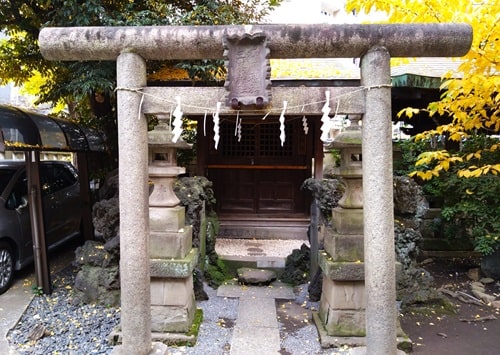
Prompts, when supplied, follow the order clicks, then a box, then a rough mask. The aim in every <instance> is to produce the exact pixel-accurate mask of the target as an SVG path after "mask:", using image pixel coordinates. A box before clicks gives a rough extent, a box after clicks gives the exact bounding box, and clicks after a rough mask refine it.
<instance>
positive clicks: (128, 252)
mask: <svg viewBox="0 0 500 355" xmlns="http://www.w3.org/2000/svg"><path fill="white" fill-rule="evenodd" d="M116 71H117V86H118V87H119V88H120V87H121V88H129V89H134V88H141V87H143V86H146V61H145V60H144V59H143V58H142V57H141V56H140V55H138V54H135V53H130V52H127V51H124V52H123V53H121V54H120V55H119V56H118V57H117V59H116ZM117 96H118V117H119V119H118V145H119V149H120V150H119V164H118V168H119V200H120V288H121V308H122V312H121V328H122V339H123V345H122V350H123V354H141V355H142V354H148V353H149V352H150V349H151V292H150V290H149V283H150V281H149V280H150V276H149V275H150V267H149V187H148V135H147V133H148V127H147V120H146V118H145V117H144V115H143V114H142V112H141V111H140V108H141V105H140V103H141V95H140V94H138V93H136V92H132V91H128V90H118V93H117Z"/></svg>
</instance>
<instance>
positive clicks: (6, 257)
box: [0, 242, 14, 295]
mask: <svg viewBox="0 0 500 355" xmlns="http://www.w3.org/2000/svg"><path fill="white" fill-rule="evenodd" d="M13 278H14V254H13V253H12V248H11V247H10V246H9V245H8V244H7V243H2V242H0V295H1V294H2V293H4V292H5V291H7V290H8V289H9V287H10V284H11V283H12V279H13Z"/></svg>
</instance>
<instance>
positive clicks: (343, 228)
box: [332, 207, 363, 235]
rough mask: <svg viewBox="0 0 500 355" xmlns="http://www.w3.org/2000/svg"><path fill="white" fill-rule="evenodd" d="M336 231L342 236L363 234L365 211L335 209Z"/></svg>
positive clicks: (333, 213)
mask: <svg viewBox="0 0 500 355" xmlns="http://www.w3.org/2000/svg"><path fill="white" fill-rule="evenodd" d="M332 220H333V221H334V222H333V226H334V229H335V231H336V232H337V233H340V234H347V235H350V234H363V209H362V208H352V209H347V208H341V207H335V208H334V209H333V210H332Z"/></svg>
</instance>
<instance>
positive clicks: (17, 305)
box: [0, 268, 34, 354]
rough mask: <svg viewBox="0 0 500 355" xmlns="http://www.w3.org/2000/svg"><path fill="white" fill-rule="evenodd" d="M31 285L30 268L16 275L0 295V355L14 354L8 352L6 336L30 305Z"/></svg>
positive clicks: (31, 273)
mask: <svg viewBox="0 0 500 355" xmlns="http://www.w3.org/2000/svg"><path fill="white" fill-rule="evenodd" d="M33 283H34V275H33V270H32V269H31V268H30V269H27V270H24V271H23V272H21V273H18V275H16V279H15V281H14V283H13V285H12V287H11V288H10V289H9V290H8V291H7V292H5V293H4V294H2V295H0V354H15V353H14V352H10V349H9V343H8V342H7V339H6V336H7V333H8V331H9V329H11V328H12V327H13V326H14V325H15V324H16V323H17V321H18V320H19V318H20V317H21V315H22V314H23V312H24V310H25V309H26V307H27V306H28V304H29V303H30V301H31V298H32V297H33V291H32V290H31V286H32V285H33Z"/></svg>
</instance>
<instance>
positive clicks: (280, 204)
mask: <svg viewBox="0 0 500 355" xmlns="http://www.w3.org/2000/svg"><path fill="white" fill-rule="evenodd" d="M206 128H207V132H213V128H212V127H206ZM285 132H286V139H285V142H284V144H283V146H281V141H280V138H279V136H280V129H279V123H278V122H277V120H276V119H266V120H262V119H261V118H259V119H249V118H246V119H245V118H243V119H242V124H241V132H240V133H239V132H238V129H237V128H236V123H235V120H234V119H233V120H230V119H227V120H224V119H222V120H221V124H220V136H221V138H220V142H219V145H218V149H217V150H216V149H215V147H214V143H213V133H211V134H207V139H206V142H205V143H206V144H207V145H208V146H207V147H206V149H207V157H206V163H207V164H206V176H207V177H208V178H209V179H210V180H211V181H212V182H213V184H214V186H213V187H214V192H215V196H216V199H217V212H218V213H219V214H226V215H227V214H250V215H251V214H255V215H259V216H269V217H291V216H294V215H304V214H307V213H308V210H309V199H308V196H307V193H306V192H304V191H301V190H300V187H301V185H302V183H303V182H304V180H305V179H307V178H309V177H311V164H312V157H313V143H312V142H313V132H314V131H313V130H312V129H311V130H310V131H309V133H308V134H307V135H306V134H305V132H304V129H303V126H302V117H300V118H296V119H291V120H287V122H286V124H285Z"/></svg>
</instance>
